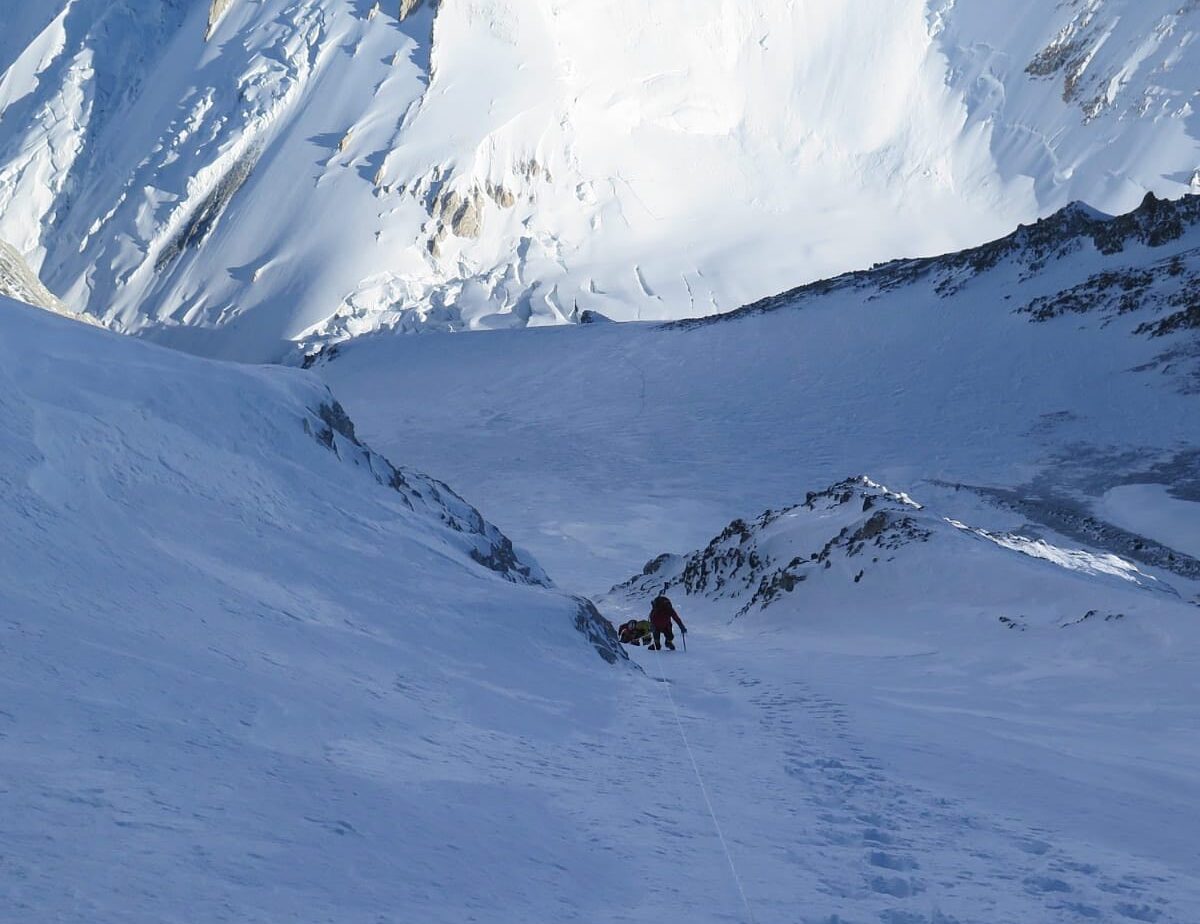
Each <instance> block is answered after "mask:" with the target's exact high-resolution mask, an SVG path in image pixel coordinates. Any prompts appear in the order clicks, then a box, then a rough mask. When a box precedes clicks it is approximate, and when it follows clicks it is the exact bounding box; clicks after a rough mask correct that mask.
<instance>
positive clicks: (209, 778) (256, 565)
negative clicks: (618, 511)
mask: <svg viewBox="0 0 1200 924" xmlns="http://www.w3.org/2000/svg"><path fill="white" fill-rule="evenodd" d="M0 379H2V386H3V387H2V388H0V432H2V433H3V437H2V438H0V501H2V509H3V510H4V514H3V529H2V530H0V657H2V659H3V663H4V670H3V676H2V679H0V690H2V691H3V695H2V696H0V840H2V842H3V844H4V851H3V853H4V858H3V862H2V863H0V896H3V898H0V918H3V919H5V920H12V921H17V920H22V921H49V920H55V921H80V922H83V921H87V922H96V921H127V922H143V921H144V922H151V921H154V922H161V921H164V920H172V921H197V922H200V921H204V922H214V921H232V920H236V921H239V922H247V921H280V920H305V921H318V920H321V921H329V920H338V921H344V922H350V921H364V922H365V921H377V920H379V916H380V915H381V914H385V913H386V914H400V915H401V916H402V917H409V916H415V917H420V919H421V920H428V921H455V920H464V919H466V918H467V917H469V916H474V918H475V919H476V920H494V921H500V920H513V919H514V916H516V917H526V918H527V917H529V916H532V915H535V914H536V913H537V912H535V911H534V910H531V909H538V908H542V907H544V903H545V902H547V901H556V900H562V901H567V900H570V901H571V902H573V903H574V904H575V905H576V907H578V908H580V909H582V910H581V911H580V913H581V914H584V915H585V916H593V917H594V915H595V914H597V913H599V912H597V911H596V910H595V909H596V908H597V907H601V906H603V904H604V901H605V895H606V893H607V892H608V890H609V881H610V880H611V878H612V876H613V873H614V871H613V869H612V867H611V865H606V863H605V862H604V860H603V858H602V857H597V856H595V855H593V854H591V853H589V852H588V851H587V850H585V849H584V848H582V847H581V846H580V845H579V844H578V843H577V838H578V836H579V831H580V830H581V829H583V830H586V829H587V822H586V820H585V819H583V818H581V816H580V814H579V813H578V812H577V811H576V810H575V809H573V808H572V807H571V806H572V804H578V803H579V802H580V801H582V800H583V799H584V798H586V793H588V792H589V791H592V790H595V789H597V788H599V787H598V786H596V785H595V784H593V783H592V782H591V781H590V779H589V778H588V777H587V776H586V775H585V774H580V773H578V768H577V766H576V762H577V761H578V753H577V750H579V749H582V750H583V751H586V750H587V749H588V748H589V747H595V746H598V744H597V743H598V742H602V740H603V737H604V735H605V728H606V725H607V724H608V722H609V714H610V712H611V710H612V698H613V696H614V695H615V691H616V690H617V689H619V688H620V687H619V682H618V681H615V680H614V679H613V677H612V674H613V673H614V671H615V672H616V673H625V672H624V671H619V670H617V669H616V668H613V667H610V666H609V664H606V663H605V661H604V660H602V659H601V658H600V657H598V656H597V651H600V653H602V654H604V655H605V657H606V658H607V659H608V660H610V661H615V660H616V650H615V645H614V643H613V640H612V636H611V629H609V628H608V627H607V626H605V624H603V623H602V622H601V621H600V620H599V619H598V617H596V616H595V612H594V610H592V609H590V606H589V605H587V604H586V603H584V602H582V601H579V600H576V599H574V598H571V597H569V596H567V595H565V594H562V593H561V592H558V591H554V590H552V589H550V588H549V587H548V586H546V584H545V580H544V577H543V576H542V575H541V573H540V571H539V569H538V568H537V566H536V565H535V564H534V563H533V562H532V561H530V560H529V559H528V558H526V557H524V556H522V555H520V554H519V553H516V552H514V550H513V549H512V547H511V545H510V544H509V543H508V542H507V540H506V539H505V538H504V537H503V536H501V535H500V534H499V533H498V532H497V531H496V530H495V528H494V527H492V526H490V525H489V524H487V523H486V522H484V521H483V520H482V519H481V518H480V517H479V515H478V514H477V513H476V512H475V511H474V510H473V509H472V508H470V507H469V506H468V505H467V504H466V503H465V502H464V501H462V500H461V499H460V498H458V497H457V495H455V494H453V492H451V491H450V490H449V489H447V488H446V487H445V486H444V485H441V484H439V483H437V482H434V481H432V480H430V479H428V478H425V477H424V476H422V475H419V474H417V473H414V472H410V471H407V470H402V469H395V468H393V467H391V466H390V464H388V463H387V462H386V461H385V460H383V459H382V457H379V456H377V455H374V454H373V453H371V452H370V451H369V450H367V449H365V448H364V447H362V446H361V445H359V444H358V443H356V442H355V441H354V439H353V438H352V435H351V433H352V431H351V427H350V424H349V422H348V420H347V419H346V418H345V417H344V416H343V415H341V414H340V413H339V412H338V408H337V405H336V404H335V403H333V402H332V399H331V397H330V396H329V394H328V391H327V390H326V389H325V388H324V387H323V386H322V385H321V384H320V383H319V382H317V381H316V380H315V379H313V378H312V377H311V376H309V375H307V374H301V373H298V372H296V371H294V370H292V371H288V370H282V369H278V368H261V369H259V368H244V367H233V366H228V365H225V364H219V363H213V362H209V361H204V360H197V359H194V358H191V357H187V356H183V355H180V354H175V353H172V352H170V351H166V350H163V349H161V348H159V347H154V346H152V345H149V344H144V343H137V342H132V341H129V340H124V339H121V338H119V337H117V336H115V335H112V334H109V333H106V332H102V331H96V330H92V329H90V328H87V327H85V326H82V325H79V324H77V323H75V322H71V321H67V320H64V319H61V318H56V317H53V316H52V315H50V314H47V313H44V312H41V311H37V310H35V309H32V308H26V307H23V306H18V305H16V304H15V303H13V302H10V301H7V300H4V301H3V302H0ZM580 632H583V633H584V634H583V635H581V634H580ZM574 728H578V729H579V731H578V732H577V731H574V730H573V729H574ZM555 754H559V755H561V756H560V757H559V758H557V762H555V761H556V758H554V755H555ZM535 770H536V773H535ZM556 773H561V774H563V775H564V776H565V777H567V778H568V779H569V780H572V781H574V786H575V789H576V792H575V795H574V796H571V795H570V794H569V792H568V790H569V789H570V788H571V787H570V786H568V785H565V784H564V785H563V786H561V787H556V786H555V784H554V783H553V782H552V780H551V781H547V780H545V779H542V778H541V777H539V776H538V775H537V774H549V775H550V776H553V775H554V774H556ZM556 792H557V794H556ZM560 796H561V798H560ZM596 801H597V804H599V805H604V806H605V807H606V808H607V810H608V811H609V812H610V813H612V814H613V815H614V817H619V815H620V804H619V802H614V801H613V800H612V799H606V798H605V797H604V796H596ZM506 857H507V859H506ZM479 869H487V870H489V873H488V876H489V877H494V878H486V877H485V878H482V879H481V878H480V877H479V875H478V872H477V871H478V870H479ZM504 881H507V882H509V883H510V885H509V886H508V888H507V891H506V892H505V893H503V896H502V906H493V905H492V902H494V901H496V889H497V883H499V882H504ZM577 882H592V883H593V885H592V886H591V887H588V888H582V889H580V888H577V887H576V883H577ZM588 909H591V910H588Z"/></svg>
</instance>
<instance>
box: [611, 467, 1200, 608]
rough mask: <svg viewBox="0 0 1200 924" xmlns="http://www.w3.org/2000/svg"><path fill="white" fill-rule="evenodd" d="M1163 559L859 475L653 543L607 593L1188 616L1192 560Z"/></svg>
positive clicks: (801, 604) (729, 603) (781, 604)
mask: <svg viewBox="0 0 1200 924" xmlns="http://www.w3.org/2000/svg"><path fill="white" fill-rule="evenodd" d="M993 515H994V514H993ZM1025 529H1026V530H1028V529H1030V526H1029V524H1025ZM1043 531H1044V528H1043ZM1146 544H1147V545H1149V544H1151V543H1146ZM1143 557H1144V556H1143ZM1163 564H1164V565H1165V564H1168V563H1167V562H1166V560H1165V555H1164V556H1163ZM1169 565H1170V570H1169V571H1159V572H1157V573H1156V572H1155V569H1150V568H1147V567H1146V566H1145V565H1139V564H1138V563H1137V562H1135V561H1131V560H1127V559H1124V558H1121V557H1120V556H1119V555H1115V554H1113V553H1111V552H1102V553H1097V552H1094V551H1092V550H1089V549H1086V548H1077V547H1073V546H1072V545H1071V543H1070V542H1069V541H1065V540H1064V539H1062V538H1061V537H1057V536H1054V535H1053V534H1049V535H1048V536H1047V535H1038V536H1035V535H1023V534H1021V533H1019V532H1016V531H1008V530H1006V531H996V530H989V529H980V528H976V527H972V526H970V525H968V524H966V523H963V522H962V521H960V520H957V519H954V518H953V517H949V516H946V515H944V514H941V513H939V512H938V510H937V509H936V508H934V509H931V508H929V507H926V506H924V505H922V504H919V503H917V502H916V501H915V500H913V499H912V498H911V497H909V496H908V495H906V494H902V493H896V492H893V491H890V490H888V489H887V488H886V487H884V486H882V485H879V484H876V483H875V482H873V481H871V480H870V479H869V478H866V477H863V476H859V477H855V478H849V479H846V480H843V481H840V482H838V483H837V484H834V485H831V486H830V487H828V488H825V489H824V490H821V491H809V492H808V493H807V496H806V497H805V499H804V501H803V502H802V503H799V504H795V505H793V506H790V507H784V508H782V509H779V510H767V511H764V512H763V513H762V514H760V515H759V516H758V517H755V518H754V519H750V520H747V519H740V518H739V519H737V520H734V521H733V522H732V523H730V524H729V525H728V526H726V527H725V529H723V530H722V531H721V532H720V534H718V535H717V536H715V537H714V538H713V539H712V540H711V541H710V542H709V543H708V545H706V546H705V547H704V548H702V549H698V550H696V551H694V552H692V553H690V554H687V555H674V554H670V553H667V554H663V555H660V556H658V557H657V558H655V559H653V560H652V561H650V562H647V564H646V566H645V568H643V570H642V573H641V574H639V575H636V576H634V577H632V578H630V579H629V580H627V581H625V582H623V583H622V584H620V585H618V586H617V587H614V588H613V589H612V591H611V592H610V593H609V595H608V600H607V601H606V602H613V603H615V604H617V605H620V604H621V603H623V602H624V603H631V602H633V601H637V602H638V603H640V601H644V600H647V599H650V598H652V597H653V596H654V595H655V594H657V593H666V594H669V595H673V596H675V597H676V599H677V600H680V601H686V602H685V603H684V606H685V607H686V606H687V604H688V603H690V602H692V601H693V600H695V599H696V598H700V599H702V600H705V601H709V602H711V603H716V604H718V605H719V606H723V607H725V608H726V609H728V610H731V611H732V612H733V615H734V616H745V615H747V614H750V613H760V612H763V611H766V610H768V609H771V608H773V607H777V608H786V609H788V610H790V611H792V612H794V613H799V614H801V615H803V614H804V612H805V611H812V610H818V611H822V612H830V611H833V610H836V611H837V612H839V613H840V614H841V615H842V616H843V618H846V619H853V618H854V617H855V615H857V614H859V613H862V612H863V611H874V612H879V611H887V612H889V613H890V614H892V615H893V616H894V617H895V618H902V617H901V615H900V614H903V613H907V612H912V611H916V612H937V613H939V614H943V615H946V614H956V613H957V614H971V615H978V614H979V613H981V612H984V613H991V614H993V615H994V616H995V618H996V619H997V620H999V621H1000V622H1001V623H1002V624H1003V625H1006V626H1009V627H1011V628H1021V629H1024V628H1025V627H1026V625H1027V624H1029V623H1031V622H1032V623H1033V624H1036V625H1041V626H1051V625H1057V626H1059V627H1065V626H1069V625H1078V624H1081V623H1083V622H1086V621H1087V620H1089V619H1103V620H1114V619H1124V618H1125V617H1126V616H1128V615H1130V614H1131V613H1133V614H1137V615H1138V617H1139V618H1144V617H1147V616H1160V615H1161V614H1162V613H1163V612H1164V610H1166V611H1171V610H1174V611H1176V613H1177V614H1178V616H1179V617H1181V618H1184V619H1188V618H1193V616H1192V613H1193V612H1194V611H1192V612H1189V609H1188V607H1189V605H1191V606H1192V607H1195V606H1200V560H1197V559H1195V558H1192V557H1191V556H1189V555H1185V554H1183V553H1174V554H1173V557H1172V560H1171V562H1170V563H1169ZM1172 578H1174V579H1175V580H1177V581H1178V582H1179V585H1180V587H1181V588H1183V591H1182V592H1181V591H1180V589H1179V588H1177V587H1175V586H1173V585H1172V584H1171V583H1170V580H1171V579H1172ZM851 585H861V586H860V589H858V590H855V589H854V588H853V587H852V586H851Z"/></svg>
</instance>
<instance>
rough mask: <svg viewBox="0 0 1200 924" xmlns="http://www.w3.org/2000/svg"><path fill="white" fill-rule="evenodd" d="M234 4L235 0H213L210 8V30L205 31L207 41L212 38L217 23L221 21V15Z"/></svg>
mask: <svg viewBox="0 0 1200 924" xmlns="http://www.w3.org/2000/svg"><path fill="white" fill-rule="evenodd" d="M232 4H233V0H212V3H211V5H210V6H209V8H208V31H207V32H205V33H204V40H205V41H206V42H207V41H208V40H209V39H210V38H212V34H213V31H214V30H215V29H216V28H217V23H219V22H220V21H221V17H222V16H224V15H225V11H226V10H228V9H229V7H230V6H232Z"/></svg>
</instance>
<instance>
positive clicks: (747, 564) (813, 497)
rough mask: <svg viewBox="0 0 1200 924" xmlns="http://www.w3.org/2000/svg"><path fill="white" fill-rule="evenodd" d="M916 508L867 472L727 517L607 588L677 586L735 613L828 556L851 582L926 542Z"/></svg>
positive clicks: (791, 585) (763, 602)
mask: <svg viewBox="0 0 1200 924" xmlns="http://www.w3.org/2000/svg"><path fill="white" fill-rule="evenodd" d="M921 510H922V507H921V506H920V505H919V504H917V503H916V502H915V501H913V500H912V499H911V498H909V497H908V496H907V495H905V494H899V493H896V492H894V491H889V490H888V489H887V488H885V487H883V486H882V485H878V484H876V483H874V482H873V481H871V480H870V479H869V478H866V477H864V476H859V477H855V478H847V479H846V480H844V481H840V482H838V483H837V484H835V485H832V486H830V487H828V488H826V489H825V490H823V491H813V492H809V494H808V495H807V497H806V498H805V500H804V503H802V504H796V505H794V506H792V507H784V508H782V509H780V510H767V511H765V512H764V513H762V514H761V515H760V516H759V517H757V518H756V519H754V520H752V521H747V520H743V519H737V520H734V521H733V522H732V523H730V524H729V525H728V526H726V527H725V529H723V530H722V531H721V532H720V533H719V534H718V535H717V536H716V537H714V538H713V540H712V541H711V542H709V544H708V545H707V546H706V547H705V548H703V549H701V550H700V551H698V552H696V553H694V554H692V555H689V556H675V555H661V556H659V557H658V558H656V559H654V560H653V561H651V562H648V563H647V564H646V566H645V568H643V569H642V573H641V574H640V575H637V576H636V577H634V578H632V579H630V580H629V581H626V582H625V583H624V584H621V585H618V586H617V587H615V588H613V590H612V591H611V593H613V594H616V595H628V596H634V597H638V598H644V597H647V596H653V595H654V594H656V593H659V592H663V593H665V592H668V591H671V590H672V589H674V588H678V589H679V590H681V591H682V592H684V593H686V594H688V595H689V596H703V597H708V598H710V599H729V600H736V601H738V602H741V603H742V606H741V609H739V610H738V611H737V615H738V616H742V615H745V614H746V613H747V612H749V611H750V610H751V609H754V608H759V609H766V608H768V607H770V606H771V605H772V604H773V603H775V602H777V601H778V600H779V599H781V598H782V597H783V596H785V595H786V594H790V593H791V592H792V591H794V590H795V589H796V588H797V587H798V586H799V585H801V584H803V583H804V582H805V581H808V580H810V579H811V578H812V577H814V576H816V575H819V574H822V573H823V572H825V571H828V570H829V569H830V568H832V566H833V561H834V559H835V558H836V559H840V560H842V561H845V562H849V563H851V564H852V567H850V568H849V569H848V570H847V569H842V570H843V572H844V573H845V574H846V575H848V576H849V579H851V580H852V581H853V582H854V583H858V582H860V581H861V580H862V578H863V576H864V575H865V573H866V570H867V568H868V567H869V566H871V565H878V564H880V563H881V562H887V561H891V560H892V559H893V558H894V557H895V555H896V554H897V553H898V552H899V551H900V550H901V549H903V548H905V547H906V546H910V545H914V544H920V543H925V542H928V541H929V540H930V538H931V537H932V536H933V532H932V529H931V526H930V523H929V522H927V520H928V518H927V517H926V518H921V517H920V516H919V514H920V511H921ZM814 527H815V529H814ZM830 529H833V530H834V531H833V532H832V533H830V532H829V531H828V530H830Z"/></svg>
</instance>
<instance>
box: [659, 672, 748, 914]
mask: <svg viewBox="0 0 1200 924" xmlns="http://www.w3.org/2000/svg"><path fill="white" fill-rule="evenodd" d="M656 654H657V655H658V657H659V658H661V657H662V651H661V650H660V651H658V652H656ZM658 673H659V679H660V680H661V681H662V683H663V685H664V686H666V688H667V700H668V702H670V704H671V712H672V713H673V714H674V716H675V727H676V728H678V729H679V737H680V738H681V739H683V747H684V750H686V751H687V756H688V760H689V761H690V762H691V765H692V772H693V773H694V774H696V783H697V784H698V785H699V786H700V795H702V796H703V797H704V805H705V807H706V808H707V809H708V817H709V818H711V819H712V823H713V828H714V829H715V830H716V832H717V839H718V840H719V841H720V842H721V849H722V850H724V851H725V859H726V861H727V862H728V863H729V872H730V873H732V874H733V883H734V885H736V886H737V891H738V895H740V896H741V898H742V904H743V905H745V906H746V916H747V918H748V919H749V922H750V924H757V921H756V919H755V917H754V909H753V908H751V907H750V899H748V898H747V897H746V889H745V887H743V885H742V877H741V876H739V875H738V871H737V864H736V863H734V862H733V853H732V852H730V850H729V843H728V842H727V841H726V840H725V833H724V832H723V831H722V830H721V822H720V821H718V820H717V812H716V809H714V808H713V804H712V799H710V798H709V795H708V787H707V786H705V785H704V777H703V776H702V775H701V773H700V765H699V764H698V763H696V755H695V753H694V752H693V751H692V745H691V742H689V741H688V736H687V732H685V731H684V730H683V720H682V719H681V718H680V717H679V707H678V706H677V705H676V704H675V694H674V693H673V692H672V691H671V682H670V681H669V680H668V679H667V675H666V672H665V671H664V670H663V664H662V661H661V660H660V661H659V662H658Z"/></svg>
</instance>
